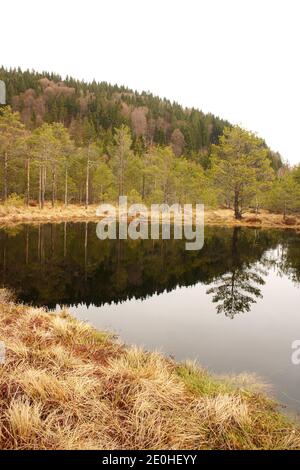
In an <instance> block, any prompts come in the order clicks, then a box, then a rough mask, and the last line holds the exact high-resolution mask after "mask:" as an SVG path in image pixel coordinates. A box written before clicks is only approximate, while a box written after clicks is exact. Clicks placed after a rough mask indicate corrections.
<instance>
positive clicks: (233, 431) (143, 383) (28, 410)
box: [0, 289, 300, 450]
mask: <svg viewBox="0 0 300 470" xmlns="http://www.w3.org/2000/svg"><path fill="white" fill-rule="evenodd" d="M0 340H1V341H3V342H4V344H5V348H6V351H5V360H4V361H3V362H2V364H0V396H1V400H0V431H1V432H0V448H1V449H15V450H16V449H33V450H34V449H104V450H106V449H107V450H108V449H111V450H113V449H123V450H130V449H145V450H149V449H152V450H155V449H178V450H179V449H182V450H185V449H195V450H197V449H199V450H204V449H206V450H207V449H218V450H221V449H222V450H227V449H231V450H239V449H251V450H253V449H299V448H300V428H299V426H298V424H296V422H294V421H292V420H291V419H290V418H288V417H287V416H285V415H284V414H283V413H282V412H281V411H280V408H279V405H278V404H277V403H276V402H275V401H274V400H273V399H272V398H270V397H269V396H268V395H266V391H267V388H266V386H265V385H264V384H262V383H260V382H259V381H258V380H257V378H255V377H254V376H251V375H249V374H246V373H245V374H239V375H237V376H223V377H221V376H214V375H212V374H211V373H210V372H208V371H206V370H205V369H203V368H201V367H200V366H199V365H196V364H195V363H192V362H185V363H177V362H175V361H174V360H173V359H171V358H169V357H165V356H163V355H162V354H160V353H158V352H147V351H144V350H142V349H140V348H137V347H135V346H126V345H123V344H121V343H120V342H119V341H118V340H116V338H115V337H113V336H112V335H110V334H109V333H107V332H101V331H98V330H96V329H94V328H93V327H92V326H90V325H89V324H88V323H84V322H82V321H79V320H77V319H75V318H74V317H72V316H71V315H70V313H69V312H68V311H67V310H63V311H61V312H59V313H50V312H48V311H47V310H46V309H43V308H34V307H31V306H28V305H23V304H18V303H15V302H14V300H13V297H12V295H11V294H10V293H9V292H7V291H6V290H3V289H2V290H0Z"/></svg>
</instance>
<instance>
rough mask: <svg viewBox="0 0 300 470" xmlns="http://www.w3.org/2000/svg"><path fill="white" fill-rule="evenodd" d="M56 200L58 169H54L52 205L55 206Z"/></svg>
mask: <svg viewBox="0 0 300 470" xmlns="http://www.w3.org/2000/svg"><path fill="white" fill-rule="evenodd" d="M55 201H56V171H55V169H53V171H52V207H54V206H55Z"/></svg>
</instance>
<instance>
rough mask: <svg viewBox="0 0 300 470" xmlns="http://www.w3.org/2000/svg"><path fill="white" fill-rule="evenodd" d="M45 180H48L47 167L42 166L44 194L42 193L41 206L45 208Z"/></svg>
mask: <svg viewBox="0 0 300 470" xmlns="http://www.w3.org/2000/svg"><path fill="white" fill-rule="evenodd" d="M45 181H46V171H45V167H44V166H42V195H41V207H42V209H44V205H45V186H46V185H45Z"/></svg>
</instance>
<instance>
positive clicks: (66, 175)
mask: <svg viewBox="0 0 300 470" xmlns="http://www.w3.org/2000/svg"><path fill="white" fill-rule="evenodd" d="M67 205H68V168H67V167H66V171H65V206H67Z"/></svg>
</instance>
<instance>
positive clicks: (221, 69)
mask: <svg viewBox="0 0 300 470" xmlns="http://www.w3.org/2000/svg"><path fill="white" fill-rule="evenodd" d="M0 19H1V26H0V39H1V43H0V64H2V65H4V66H7V67H8V66H20V67H22V68H34V69H36V70H39V71H41V70H48V71H54V72H58V73H60V74H61V75H63V76H65V75H67V74H69V75H72V76H74V77H75V78H79V79H81V78H83V79H86V80H92V79H93V78H95V79H96V80H98V81H102V80H105V81H108V82H112V83H118V84H122V85H127V86H129V87H130V88H134V89H137V90H140V91H141V90H149V91H151V92H153V93H154V94H157V95H160V96H162V97H164V96H165V97H167V98H169V99H171V100H175V101H177V102H179V103H181V104H183V105H185V106H189V107H191V106H194V107H197V108H200V109H202V110H203V111H205V112H212V113H214V114H216V115H219V116H220V117H223V118H226V119H228V120H229V121H231V122H232V123H237V124H241V125H243V126H244V127H246V128H248V129H250V130H253V131H256V132H258V134H259V135H261V136H262V137H264V138H265V139H266V141H267V143H268V144H269V145H270V146H271V148H273V149H274V150H278V151H279V152H280V153H281V154H282V155H283V157H284V158H285V159H288V160H289V161H290V162H291V163H297V162H299V163H300V150H299V140H300V139H299V114H300V91H299V87H300V65H299V64H300V62H299V59H300V57H299V55H300V54H299V47H300V26H299V23H300V0H105V1H104V0H69V1H67V0H50V1H49V2H42V1H40V0H26V1H25V0H19V1H18V0H9V1H7V2H1V5H0Z"/></svg>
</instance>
